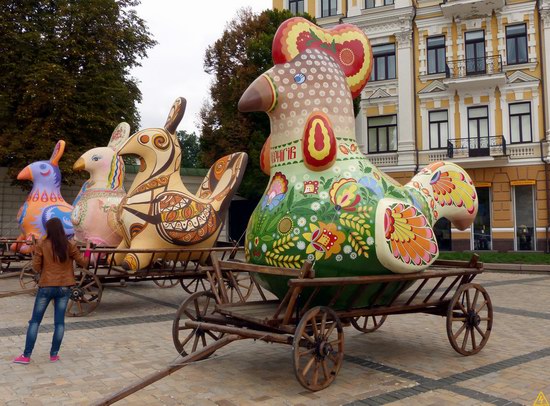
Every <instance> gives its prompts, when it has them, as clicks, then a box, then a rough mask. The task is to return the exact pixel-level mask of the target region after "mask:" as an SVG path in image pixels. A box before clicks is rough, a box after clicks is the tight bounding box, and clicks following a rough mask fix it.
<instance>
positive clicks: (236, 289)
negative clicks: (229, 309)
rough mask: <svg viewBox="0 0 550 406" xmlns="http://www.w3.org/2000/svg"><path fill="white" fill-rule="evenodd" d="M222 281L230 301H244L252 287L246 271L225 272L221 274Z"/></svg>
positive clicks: (250, 292)
mask: <svg viewBox="0 0 550 406" xmlns="http://www.w3.org/2000/svg"><path fill="white" fill-rule="evenodd" d="M223 283H224V284H225V289H227V298H228V299H229V302H230V303H236V302H246V300H247V299H248V298H249V297H250V295H251V294H252V288H253V287H254V283H253V282H252V278H251V277H250V273H248V272H227V273H226V274H225V275H224V276H223Z"/></svg>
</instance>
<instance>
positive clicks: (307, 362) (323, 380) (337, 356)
mask: <svg viewBox="0 0 550 406" xmlns="http://www.w3.org/2000/svg"><path fill="white" fill-rule="evenodd" d="M292 348H293V351H294V373H295V374H296V378H297V379H298V382H300V384H301V385H302V386H303V387H304V388H306V389H309V390H311V391H318V390H321V389H324V388H326V387H327V386H329V385H330V384H331V383H332V381H334V379H335V378H336V375H337V374H338V371H339V370H340V367H341V366H342V360H343V358H344V330H343V328H342V323H341V322H340V319H339V318H338V316H337V315H336V313H335V312H334V311H333V310H332V309H330V308H328V307H324V306H318V307H314V308H312V309H310V310H308V311H307V312H306V314H304V315H303V317H302V318H301V320H300V323H299V324H298V327H297V328H296V332H295V334H294V341H293V344H292Z"/></svg>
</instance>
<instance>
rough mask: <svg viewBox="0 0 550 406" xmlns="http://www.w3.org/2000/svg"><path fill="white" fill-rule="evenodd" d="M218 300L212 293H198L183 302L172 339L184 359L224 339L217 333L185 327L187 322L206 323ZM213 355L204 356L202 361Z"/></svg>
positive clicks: (175, 321) (176, 318)
mask: <svg viewBox="0 0 550 406" xmlns="http://www.w3.org/2000/svg"><path fill="white" fill-rule="evenodd" d="M215 306H216V299H215V296H214V294H213V293H212V292H205V291H203V292H197V293H194V294H192V295H191V296H189V297H188V298H187V299H185V300H184V301H183V303H182V304H181V306H180V307H179V309H178V311H177V312H176V317H175V318H174V323H173V324H172V339H173V341H174V346H175V347H176V350H177V351H178V353H179V354H180V355H181V356H182V357H184V356H186V355H188V354H191V353H194V352H195V351H197V350H200V349H201V348H204V347H206V346H207V345H208V344H212V343H213V342H215V341H218V340H219V339H220V338H222V336H223V333H217V332H213V331H210V330H205V329H202V328H200V327H199V328H190V327H186V326H185V321H186V320H192V321H198V322H200V321H204V317H205V316H210V315H212V314H213V313H214V308H215ZM210 355H212V353H209V354H204V356H203V357H202V358H200V359H204V358H207V357H209V356H210Z"/></svg>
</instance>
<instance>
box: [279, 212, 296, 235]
mask: <svg viewBox="0 0 550 406" xmlns="http://www.w3.org/2000/svg"><path fill="white" fill-rule="evenodd" d="M292 227H294V222H293V221H292V219H291V218H290V217H288V216H285V217H283V218H282V219H281V220H279V224H277V229H278V230H279V232H280V233H281V234H283V235H287V234H288V233H290V231H291V230H292Z"/></svg>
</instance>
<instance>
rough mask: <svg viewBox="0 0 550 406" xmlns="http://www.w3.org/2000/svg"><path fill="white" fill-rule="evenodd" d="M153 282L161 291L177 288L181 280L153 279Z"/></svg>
mask: <svg viewBox="0 0 550 406" xmlns="http://www.w3.org/2000/svg"><path fill="white" fill-rule="evenodd" d="M153 282H155V285H157V286H158V287H159V288H161V289H168V288H173V287H174V286H176V285H177V284H178V283H179V282H180V280H179V279H153Z"/></svg>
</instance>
